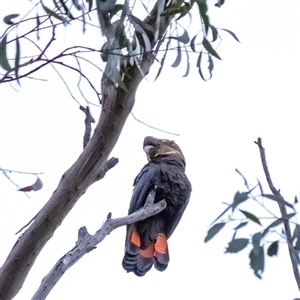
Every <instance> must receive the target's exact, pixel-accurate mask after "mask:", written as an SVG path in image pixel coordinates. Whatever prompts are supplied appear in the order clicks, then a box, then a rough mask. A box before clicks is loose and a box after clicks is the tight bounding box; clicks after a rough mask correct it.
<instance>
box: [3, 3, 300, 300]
mask: <svg viewBox="0 0 300 300" xmlns="http://www.w3.org/2000/svg"><path fill="white" fill-rule="evenodd" d="M215 2H216V1H215ZM215 2H214V1H212V2H211V4H214V3H215ZM28 4H29V5H30V2H28ZM1 9H2V7H1ZM299 9H300V3H299V1H296V0H295V1H292V0H287V1H284V2H283V1H280V0H277V1H276V0H272V1H270V0H268V1H267V0H264V1H257V0H251V1H250V0H247V1H228V0H227V1H226V3H225V5H224V6H223V7H222V8H221V9H218V8H215V7H214V6H213V5H211V6H210V10H209V13H210V16H211V21H212V24H213V25H215V26H217V27H221V28H226V29H230V30H232V31H234V32H235V33H236V34H237V36H238V37H239V39H240V41H241V44H239V43H236V42H235V41H234V39H233V38H232V37H230V36H229V35H228V34H226V33H225V32H224V33H222V38H223V42H222V44H221V46H220V47H219V49H218V53H219V54H220V56H221V57H222V59H223V60H222V62H220V63H216V66H215V71H214V73H213V78H212V80H211V81H209V82H203V81H202V80H201V79H200V76H199V75H198V71H197V69H196V68H195V67H194V65H193V66H192V70H191V74H190V75H189V77H187V78H182V77H181V76H182V75H183V74H184V72H185V69H184V67H182V68H178V69H172V68H171V67H169V66H168V65H166V68H165V69H164V70H163V72H162V75H161V77H160V78H159V79H158V80H157V81H156V82H154V83H152V80H151V78H153V76H155V75H153V74H150V79H149V81H148V82H147V81H144V82H143V83H142V84H141V85H140V87H139V90H138V93H137V99H136V100H137V102H136V105H135V107H134V110H133V113H134V114H135V115H136V117H138V118H139V119H141V120H143V121H144V122H146V123H149V124H151V125H153V126H156V127H159V128H161V129H164V130H168V131H172V132H176V133H180V136H179V137H174V136H170V135H167V134H163V133H162V132H157V131H155V130H152V129H150V128H148V127H145V126H144V125H142V124H140V123H138V122H136V121H135V120H134V119H133V118H132V117H129V118H128V121H127V123H126V125H125V127H124V130H123V132H122V135H121V137H120V139H119V141H118V144H117V146H116V147H115V149H114V151H113V153H112V156H115V157H118V158H119V160H120V162H119V164H118V165H117V166H116V167H115V168H114V169H112V170H111V171H110V172H109V173H107V175H106V177H105V179H104V180H102V181H100V182H98V183H96V184H94V185H93V186H92V187H91V188H90V189H89V190H88V191H87V193H86V194H85V195H84V196H83V197H82V198H81V199H80V200H79V202H78V203H77V204H76V206H75V207H74V209H73V210H72V212H71V213H70V214H69V215H68V217H67V218H66V219H65V221H64V222H63V224H62V225H61V226H60V227H59V229H58V230H57V231H56V233H55V234H54V236H53V238H52V239H51V240H50V241H49V242H48V244H47V245H46V247H45V248H44V250H43V251H42V253H41V254H40V256H39V257H38V259H37V261H36V264H35V265H34V267H33V268H32V270H31V272H30V274H29V276H28V278H27V281H26V282H25V284H24V287H23V289H22V290H21V292H20V293H19V294H18V295H17V296H16V297H15V299H17V300H19V299H30V297H31V296H32V295H33V294H34V292H35V291H36V289H37V287H38V286H39V284H40V282H41V279H42V277H43V276H44V275H46V274H47V273H48V271H49V270H50V269H51V268H52V267H53V265H54V263H55V262H56V261H57V260H58V259H59V258H60V257H61V256H63V255H64V254H65V253H66V252H67V251H69V250H70V249H71V248H73V246H74V245H75V242H76V240H77V232H78V229H79V228H80V227H81V226H87V228H88V231H89V232H90V233H91V234H93V233H94V232H95V231H96V230H97V229H99V227H100V226H101V224H102V223H103V221H104V220H105V218H106V215H107V213H108V212H112V216H113V217H120V216H124V215H126V213H127V209H128V205H129V201H130V198H131V192H132V183H133V179H134V178H135V176H136V175H137V173H138V172H139V171H140V169H141V168H142V166H143V165H144V164H145V163H146V157H145V155H144V152H143V150H142V143H143V139H144V137H145V136H147V135H153V136H157V137H164V138H171V139H175V140H176V141H177V142H178V144H179V145H180V146H181V148H182V150H183V152H184V154H185V157H186V161H187V174H188V176H189V178H190V181H191V182H192V186H193V193H192V197H191V201H190V204H189V206H188V208H187V210H186V213H185V215H184V217H183V219H182V221H181V223H180V225H179V226H178V228H177V229H176V231H175V233H174V235H173V236H172V238H171V239H170V241H169V250H170V256H171V262H170V264H169V267H168V269H167V270H166V271H165V272H162V273H159V272H157V271H156V270H154V269H153V270H151V271H150V272H149V273H148V274H147V275H146V276H144V277H143V278H138V277H136V276H135V275H133V274H127V273H126V272H125V271H124V270H123V268H122V266H121V261H122V257H123V249H124V238H125V228H121V229H118V230H115V231H114V232H113V233H112V234H111V235H110V236H108V237H107V238H106V239H105V240H104V241H103V242H102V243H101V244H100V245H99V246H98V248H97V249H96V250H94V251H92V252H91V253H89V254H88V255H86V256H85V257H84V258H83V259H81V260H80V261H79V262H78V263H77V264H76V265H75V266H74V267H72V268H71V269H70V270H69V271H67V273H66V274H65V275H64V276H63V278H62V279H61V280H60V281H59V283H58V284H57V286H56V287H55V288H54V289H53V291H52V292H51V293H50V295H49V297H48V299H50V300H51V299H65V298H67V297H69V298H72V299H99V298H103V297H107V296H108V297H110V298H112V299H114V298H121V297H122V299H124V300H127V299H132V298H133V297H136V296H138V297H140V298H142V299H144V300H150V299H153V297H158V299H163V298H168V299H172V298H185V299H200V298H201V299H207V300H213V299H230V300H238V299H241V298H242V299H244V300H250V299H253V298H254V297H256V298H258V299H266V298H267V299H280V300H281V299H286V300H290V299H294V298H295V297H296V296H299V292H298V290H297V286H296V283H295V281H294V278H293V274H292V269H291V264H290V262H289V257H288V253H287V250H286V247H285V245H280V247H279V256H278V257H277V258H269V257H267V259H266V268H265V272H264V274H263V280H259V279H257V278H256V277H255V276H254V275H253V272H252V270H250V268H249V259H248V254H249V251H250V247H248V248H246V250H243V251H242V252H240V253H239V254H237V255H228V254H226V255H224V254H223V253H224V249H225V246H226V245H227V242H228V241H229V240H230V238H231V236H232V234H233V231H232V229H231V228H230V226H228V228H227V229H226V228H225V229H223V230H224V231H222V232H221V233H220V234H219V235H217V236H216V237H215V238H214V239H213V240H212V241H211V242H209V243H208V244H204V243H203V240H204V237H205V235H206V232H207V230H208V227H209V224H210V223H211V222H212V221H213V220H214V219H215V218H216V217H217V216H218V215H219V214H220V212H221V211H222V210H223V209H224V208H225V207H224V205H222V204H221V202H231V201H232V199H233V196H234V194H235V192H236V191H237V190H243V181H242V180H241V178H240V177H239V176H238V175H237V174H236V173H235V171H234V169H235V168H238V169H239V170H240V171H241V172H242V173H243V174H244V175H245V176H246V177H247V178H248V180H249V182H250V183H251V184H253V185H254V184H255V183H256V178H258V179H259V180H260V181H261V182H262V184H263V186H264V190H265V191H268V188H267V185H266V182H265V178H264V175H263V172H262V167H261V164H260V157H259V152H258V149H257V146H256V145H255V144H254V143H253V141H254V140H256V139H257V137H259V136H260V137H261V138H262V139H263V145H264V146H265V148H266V151H267V161H268V164H269V168H270V171H271V174H272V177H273V181H274V184H275V186H276V187H277V188H280V189H281V192H282V195H283V196H284V197H285V198H286V199H287V200H289V201H291V202H292V201H293V197H294V196H295V195H298V196H299V195H300V193H299V192H300V179H299V178H300V158H299V153H300V142H299V125H300V118H299V111H300V109H299V75H300V71H299V70H300V59H299V53H300V26H299V25H300V18H299ZM21 11H22V10H21V9H20V11H19V12H21ZM25 11H26V10H25V9H24V12H25ZM14 12H18V11H17V10H16V9H15V8H12V7H11V5H10V4H7V7H6V8H3V10H2V11H1V18H2V16H4V15H6V14H8V13H14ZM1 28H2V29H3V28H4V27H3V24H1ZM2 29H1V32H2V31H3V30H2ZM68 30H69V29H67V32H66V33H65V39H66V40H67V41H69V36H68ZM72 38H73V36H72V37H70V39H71V40H72ZM75 38H76V39H77V40H78V41H79V42H78V43H81V41H80V39H81V35H80V34H78V36H76V37H75ZM84 38H85V39H86V40H89V41H93V40H95V36H94V35H91V34H89V32H88V33H87V34H86V36H85V37H84ZM53 51H54V52H55V46H54V50H53ZM168 63H169V64H171V63H172V60H170V61H169V62H168ZM95 76H99V73H95ZM36 77H38V76H37V75H36ZM39 77H40V78H47V79H51V80H50V81H48V82H40V81H33V80H22V81H21V84H22V88H18V89H19V90H20V92H15V91H14V90H13V89H12V88H11V87H10V86H9V85H8V84H7V85H2V86H1V88H0V93H1V100H0V136H1V142H0V157H1V160H0V166H1V167H2V168H9V169H13V170H23V171H29V172H30V171H31V172H45V174H44V175H42V176H41V179H42V181H43V183H44V188H43V189H42V190H41V191H39V192H35V193H31V194H30V197H31V198H30V199H28V198H27V197H26V196H25V195H23V194H22V193H18V192H16V191H15V187H14V186H13V185H11V184H10V183H9V182H8V181H7V180H6V179H5V177H4V176H1V177H0V184H1V199H0V201H1V202H0V205H1V218H0V220H1V221H0V222H1V223H0V230H1V234H0V238H1V251H0V262H1V264H2V263H3V262H4V260H5V257H6V256H7V255H8V253H9V251H10V249H11V248H12V246H13V244H14V243H15V241H16V239H17V236H15V234H14V233H15V232H16V231H17V230H19V229H20V228H21V227H22V226H23V225H24V224H26V223H27V222H28V221H29V220H30V219H31V218H32V217H33V216H34V215H35V214H36V213H37V211H38V210H39V209H40V208H41V207H42V206H43V205H44V204H45V202H46V201H47V200H48V199H49V197H50V196H51V194H52V193H53V191H54V190H55V188H56V186H57V184H58V182H59V180H60V177H61V175H62V174H63V172H64V171H65V170H67V169H68V168H69V167H70V166H71V165H72V163H73V162H74V161H75V160H76V158H77V157H78V156H79V154H80V152H81V150H82V135H83V130H84V123H83V120H84V115H83V113H82V112H81V111H80V110H79V109H78V105H77V104H76V103H75V102H74V101H73V100H72V99H71V98H70V96H69V94H68V93H67V91H66V89H65V88H64V86H63V84H62V83H61V81H60V80H59V79H58V78H57V76H56V75H55V74H54V72H53V71H52V69H51V68H50V67H49V68H48V69H47V70H45V71H42V72H41V73H39ZM99 80H100V78H99ZM74 81H75V82H77V76H76V77H75V76H74ZM74 86H75V85H74ZM91 97H94V95H92V94H91ZM92 101H95V100H94V98H93V100H92ZM83 104H84V103H83ZM99 112H100V110H99V109H97V108H93V115H94V117H95V118H96V119H97V118H98V116H99ZM12 178H13V179H15V180H16V181H17V182H18V183H19V184H20V185H21V186H24V185H26V184H30V183H32V182H33V181H34V180H35V178H34V177H30V176H28V177H25V176H23V177H17V176H15V177H14V176H12ZM271 209H272V210H273V211H274V212H276V213H277V214H278V212H277V208H276V206H275V205H274V206H271ZM298 210H299V207H298ZM252 212H253V213H255V211H252ZM253 228H254V229H253V230H255V229H256V230H257V231H258V230H259V228H258V227H253ZM248 236H249V231H247V230H246V231H244V235H243V236H242V235H240V237H248Z"/></svg>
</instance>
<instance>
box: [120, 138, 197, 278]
mask: <svg viewBox="0 0 300 300" xmlns="http://www.w3.org/2000/svg"><path fill="white" fill-rule="evenodd" d="M144 150H145V151H146V153H147V157H148V160H149V162H148V164H147V165H145V166H144V167H143V169H142V170H141V172H140V173H139V174H138V176H137V177H136V178H135V180H134V190H133V194H132V198H131V201H130V206H129V211H128V213H129V214H131V213H133V212H135V211H137V210H139V209H140V208H142V207H143V206H144V204H145V201H146V198H147V196H148V194H149V192H150V191H151V190H152V189H154V188H156V195H155V200H154V202H155V203H157V202H159V201H160V200H162V199H165V200H166V202H167V207H166V209H165V210H163V211H162V212H160V213H159V214H157V215H155V216H152V217H149V218H147V219H145V220H143V221H140V222H137V223H134V224H131V225H129V226H127V235H126V242H125V256H124V259H123V267H124V269H125V270H126V271H127V272H134V273H135V274H136V275H137V276H143V275H145V274H146V273H147V272H148V271H149V270H150V269H151V267H152V265H153V264H154V266H155V268H156V269H157V270H159V271H164V270H165V269H166V268H167V266H168V263H169V259H170V258H169V251H168V246H167V241H166V240H167V239H168V238H169V237H170V236H171V235H172V233H173V231H174V230H175V228H176V226H177V225H178V223H179V221H180V219H181V217H182V215H183V212H184V210H185V208H186V206H187V204H188V202H189V198H190V193H191V184H190V182H189V180H188V178H187V176H186V175H185V159H184V156H183V154H182V152H181V150H180V148H179V147H178V145H177V144H176V143H175V142H173V141H170V140H161V139H156V138H153V137H146V138H145V140H144ZM133 234H134V235H135V237H139V241H133V239H132V236H133Z"/></svg>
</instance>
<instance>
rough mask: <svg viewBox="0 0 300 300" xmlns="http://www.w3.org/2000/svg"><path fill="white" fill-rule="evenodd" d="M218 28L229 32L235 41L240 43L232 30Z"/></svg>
mask: <svg viewBox="0 0 300 300" xmlns="http://www.w3.org/2000/svg"><path fill="white" fill-rule="evenodd" d="M219 29H221V30H224V31H226V32H228V33H229V34H231V36H232V37H233V38H234V39H235V40H236V41H238V42H239V43H240V41H239V39H238V38H237V36H236V35H235V33H234V32H232V31H230V30H228V29H224V28H219Z"/></svg>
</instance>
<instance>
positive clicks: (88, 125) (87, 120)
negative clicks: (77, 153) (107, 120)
mask: <svg viewBox="0 0 300 300" xmlns="http://www.w3.org/2000/svg"><path fill="white" fill-rule="evenodd" d="M79 108H80V109H81V110H82V111H83V112H84V113H85V119H84V124H85V131H84V136H83V148H85V146H86V145H87V143H88V142H89V140H90V136H91V132H92V123H95V119H94V118H93V116H92V115H91V112H90V108H89V107H88V106H87V107H83V106H81V105H80V106H79Z"/></svg>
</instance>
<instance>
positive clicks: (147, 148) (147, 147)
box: [144, 146, 154, 155]
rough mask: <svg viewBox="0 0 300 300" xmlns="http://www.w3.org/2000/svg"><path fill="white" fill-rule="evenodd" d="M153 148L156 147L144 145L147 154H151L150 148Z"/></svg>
mask: <svg viewBox="0 0 300 300" xmlns="http://www.w3.org/2000/svg"><path fill="white" fill-rule="evenodd" d="M151 148H154V147H153V146H145V147H144V151H145V152H146V154H147V155H148V154H149V150H150V149H151Z"/></svg>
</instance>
